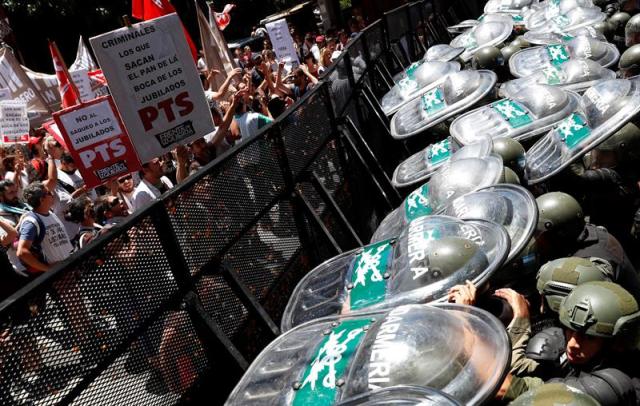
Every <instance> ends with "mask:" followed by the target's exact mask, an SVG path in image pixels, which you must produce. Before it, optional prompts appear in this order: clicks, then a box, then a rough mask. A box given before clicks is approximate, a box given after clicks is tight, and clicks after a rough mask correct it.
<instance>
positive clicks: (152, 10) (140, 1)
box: [131, 0, 198, 61]
mask: <svg viewBox="0 0 640 406" xmlns="http://www.w3.org/2000/svg"><path fill="white" fill-rule="evenodd" d="M175 12H176V9H175V8H173V6H172V5H171V3H170V2H169V0H133V2H132V4H131V15H132V16H133V17H134V18H137V19H138V20H152V19H154V18H158V17H162V16H164V15H167V14H171V13H175ZM182 30H183V31H184V36H185V37H186V38H187V43H188V44H189V48H190V49H191V55H192V56H193V60H194V61H197V60H198V51H197V50H196V46H195V45H194V44H193V41H192V40H191V36H190V35H189V32H188V31H187V29H186V28H185V27H184V25H183V26H182Z"/></svg>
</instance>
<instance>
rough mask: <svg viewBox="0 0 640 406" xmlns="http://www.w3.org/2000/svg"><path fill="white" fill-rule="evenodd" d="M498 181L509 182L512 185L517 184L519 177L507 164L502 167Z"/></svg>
mask: <svg viewBox="0 0 640 406" xmlns="http://www.w3.org/2000/svg"><path fill="white" fill-rule="evenodd" d="M500 183H509V184H512V185H519V184H520V178H519V177H518V175H517V174H516V173H515V172H514V171H513V169H511V168H509V167H508V166H505V167H503V168H502V176H501V177H500Z"/></svg>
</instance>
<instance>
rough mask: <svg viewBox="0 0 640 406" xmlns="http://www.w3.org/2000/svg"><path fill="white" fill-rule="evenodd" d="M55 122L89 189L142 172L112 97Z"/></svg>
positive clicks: (82, 106) (83, 106)
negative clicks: (132, 173)
mask: <svg viewBox="0 0 640 406" xmlns="http://www.w3.org/2000/svg"><path fill="white" fill-rule="evenodd" d="M53 118H54V120H55V122H56V124H57V125H58V128H59V129H60V133H61V134H62V136H63V138H64V140H65V144H66V145H67V148H68V150H69V152H70V153H71V155H72V156H73V159H74V161H75V162H76V166H77V167H78V170H79V171H80V173H81V174H82V178H83V179H84V181H85V183H86V185H87V186H88V187H95V186H98V185H100V184H103V183H105V182H108V181H109V180H112V179H114V178H117V177H120V176H122V175H125V174H127V173H130V172H134V171H138V170H140V168H141V165H140V160H139V159H138V156H137V155H136V153H135V150H134V148H133V145H132V144H131V140H130V139H129V135H128V134H127V130H126V129H125V127H124V125H123V124H122V120H121V119H120V116H119V115H118V111H117V110H116V107H115V105H114V103H113V100H112V99H111V96H104V97H100V98H98V99H95V100H92V101H90V102H88V103H81V104H79V105H77V106H74V107H71V108H68V109H65V110H62V111H59V112H57V113H54V114H53Z"/></svg>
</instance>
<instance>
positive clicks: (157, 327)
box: [73, 310, 209, 405]
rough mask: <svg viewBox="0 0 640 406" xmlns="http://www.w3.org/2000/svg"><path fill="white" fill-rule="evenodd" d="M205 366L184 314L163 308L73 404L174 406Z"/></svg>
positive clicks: (201, 350)
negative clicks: (158, 315)
mask: <svg viewBox="0 0 640 406" xmlns="http://www.w3.org/2000/svg"><path fill="white" fill-rule="evenodd" d="M208 367H209V365H208V362H207V358H206V356H205V351H204V348H203V346H202V343H201V341H200V340H199V339H198V337H197V334H196V332H195V330H194V328H193V325H192V324H191V321H190V320H189V317H188V315H187V313H186V312H185V311H175V310H174V311H168V312H165V313H163V314H162V315H161V316H160V317H159V318H158V319H157V320H156V321H155V322H154V323H153V324H152V325H151V327H150V328H149V332H148V333H147V334H145V335H144V336H142V337H140V339H138V340H136V341H134V342H133V343H132V345H131V346H130V347H129V348H128V349H127V352H126V353H125V354H124V355H123V356H121V357H119V358H118V359H117V360H116V361H115V362H113V363H112V364H111V365H110V366H109V367H108V368H107V369H106V370H104V371H102V373H101V374H100V375H99V376H98V377H97V378H96V379H95V381H93V382H92V383H91V384H90V385H89V387H88V388H87V389H86V390H85V391H84V392H83V393H82V394H81V395H80V396H79V397H78V398H76V399H75V401H74V402H73V404H75V405H114V404H125V403H129V404H132V405H173V404H176V403H177V402H178V400H179V399H180V398H181V397H182V396H183V395H184V394H185V393H186V392H187V390H188V389H189V388H190V387H191V386H192V385H193V384H194V383H195V381H196V379H197V378H198V376H200V375H201V374H203V373H204V371H205V370H206V369H207V368H208Z"/></svg>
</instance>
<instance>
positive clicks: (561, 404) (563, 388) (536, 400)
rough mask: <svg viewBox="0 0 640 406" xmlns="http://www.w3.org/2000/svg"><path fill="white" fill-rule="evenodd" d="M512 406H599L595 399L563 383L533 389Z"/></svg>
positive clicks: (548, 384)
mask: <svg viewBox="0 0 640 406" xmlns="http://www.w3.org/2000/svg"><path fill="white" fill-rule="evenodd" d="M510 405H511V406H534V405H554V406H599V405H600V403H598V402H597V401H596V400H595V399H594V398H592V397H591V396H589V395H587V394H586V393H584V392H581V391H579V390H577V389H574V388H572V387H571V386H567V385H565V384H563V383H547V384H544V385H542V386H538V387H536V388H534V389H531V390H530V391H528V392H525V393H523V394H522V395H520V396H519V397H518V398H517V399H516V400H514V401H513V402H511V403H510Z"/></svg>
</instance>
